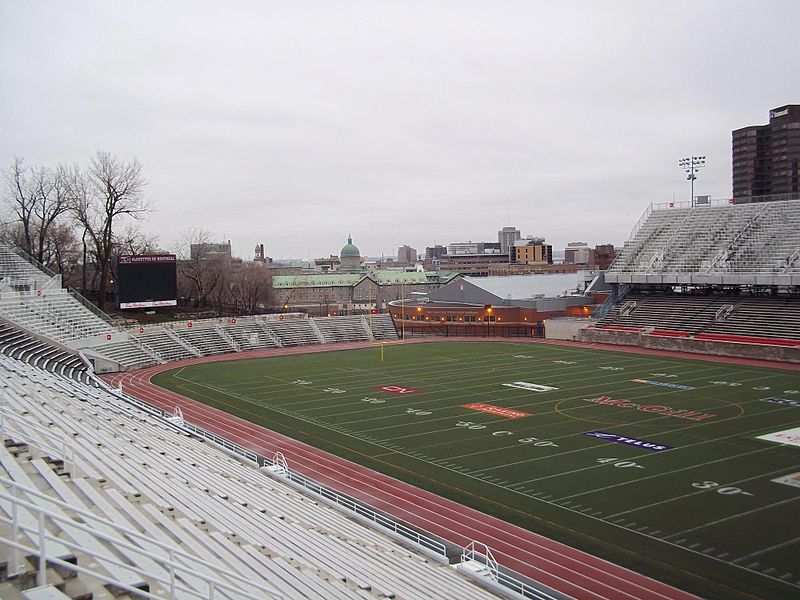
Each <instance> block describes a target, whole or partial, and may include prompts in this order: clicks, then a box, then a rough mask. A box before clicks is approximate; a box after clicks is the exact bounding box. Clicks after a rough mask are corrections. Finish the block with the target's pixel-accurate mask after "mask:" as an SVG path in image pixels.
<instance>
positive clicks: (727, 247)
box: [584, 200, 800, 360]
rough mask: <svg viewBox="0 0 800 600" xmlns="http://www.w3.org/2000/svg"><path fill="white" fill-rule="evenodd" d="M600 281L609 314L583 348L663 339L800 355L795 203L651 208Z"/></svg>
mask: <svg viewBox="0 0 800 600" xmlns="http://www.w3.org/2000/svg"><path fill="white" fill-rule="evenodd" d="M605 278H606V281H607V282H609V283H611V284H612V285H615V286H616V289H615V291H614V298H615V299H616V306H614V308H613V310H611V311H610V312H609V313H608V314H607V315H606V316H604V317H603V318H602V319H600V320H599V322H598V323H597V324H596V326H595V327H594V329H593V330H589V331H587V332H585V335H584V339H586V340H589V341H611V342H621V343H632V344H641V345H649V344H651V343H652V339H651V338H652V336H659V337H672V338H676V340H680V341H675V342H674V344H675V348H676V349H683V350H693V351H703V352H714V353H720V354H730V353H735V354H739V355H741V354H742V352H745V351H744V350H743V349H742V345H758V346H761V347H763V346H776V347H784V348H797V347H800V318H798V314H800V310H798V309H800V200H783V201H778V202H763V203H756V204H741V205H738V204H737V205H729V204H727V203H718V204H716V205H700V206H675V203H670V204H664V205H656V206H651V207H650V209H648V211H647V212H646V213H645V214H644V215H643V216H642V218H641V219H640V221H639V223H638V224H637V226H636V227H635V228H634V231H633V233H632V235H631V240H630V241H629V242H627V243H626V244H625V247H624V249H623V250H622V253H621V254H620V255H619V257H618V258H617V260H616V261H615V262H614V264H613V265H612V266H611V268H610V269H609V271H608V272H607V273H606V277H605ZM634 335H635V336H636V338H634V337H633V336H634ZM645 336H647V337H645ZM698 342H703V344H702V345H701V344H698ZM713 343H719V344H723V345H719V344H717V345H716V346H714V345H713ZM724 344H727V345H724ZM730 344H737V347H736V348H733V347H732V346H730ZM773 357H774V358H781V359H784V360H800V357H798V356H797V353H796V351H794V352H793V351H786V350H784V351H782V352H781V353H779V354H778V355H775V356H773Z"/></svg>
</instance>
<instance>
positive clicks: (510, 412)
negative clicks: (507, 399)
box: [462, 402, 531, 419]
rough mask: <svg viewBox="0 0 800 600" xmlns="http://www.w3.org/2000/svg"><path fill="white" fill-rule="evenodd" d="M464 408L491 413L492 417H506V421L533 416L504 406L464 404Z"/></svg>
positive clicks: (479, 403)
mask: <svg viewBox="0 0 800 600" xmlns="http://www.w3.org/2000/svg"><path fill="white" fill-rule="evenodd" d="M462 408H469V409H470V410H479V411H481V412H485V413H489V414H490V415H497V416H498V417H505V418H506V419H520V418H522V417H530V416H531V413H526V412H522V411H519V410H514V409H513V408H503V407H502V406H494V405H493V404H484V403H482V402H474V403H472V404H464V405H463V406H462Z"/></svg>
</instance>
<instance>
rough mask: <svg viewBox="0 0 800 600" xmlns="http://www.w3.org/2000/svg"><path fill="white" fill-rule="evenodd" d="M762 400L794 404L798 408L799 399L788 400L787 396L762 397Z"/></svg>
mask: <svg viewBox="0 0 800 600" xmlns="http://www.w3.org/2000/svg"><path fill="white" fill-rule="evenodd" d="M761 401H762V402H772V403H773V404H782V405H784V406H794V407H796V408H800V400H790V399H789V398H777V397H772V398H762V399H761Z"/></svg>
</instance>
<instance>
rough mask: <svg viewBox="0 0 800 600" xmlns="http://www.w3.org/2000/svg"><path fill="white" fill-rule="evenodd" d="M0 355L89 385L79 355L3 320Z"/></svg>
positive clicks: (0, 325) (0, 331) (0, 323)
mask: <svg viewBox="0 0 800 600" xmlns="http://www.w3.org/2000/svg"><path fill="white" fill-rule="evenodd" d="M0 352H2V353H3V354H6V355H8V356H11V357H12V358H16V359H18V360H21V361H24V362H26V363H29V364H31V365H33V366H35V367H38V368H40V369H45V370H47V371H51V372H53V373H60V374H61V375H64V376H66V377H71V378H74V379H77V380H78V381H83V382H84V383H88V382H89V374H88V372H87V369H86V365H85V364H84V362H83V360H82V359H81V357H80V356H79V355H78V353H77V352H75V351H73V350H70V349H68V348H66V347H63V346H61V347H59V346H56V345H55V344H54V343H50V342H46V341H44V340H41V339H36V338H34V337H33V336H31V335H30V334H28V333H27V332H25V331H23V330H21V329H19V328H17V327H15V326H14V325H12V324H11V323H9V322H7V321H4V320H2V319H0Z"/></svg>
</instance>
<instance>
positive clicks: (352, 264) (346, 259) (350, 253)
mask: <svg viewBox="0 0 800 600" xmlns="http://www.w3.org/2000/svg"><path fill="white" fill-rule="evenodd" d="M339 258H340V260H341V264H340V265H339V270H340V271H342V272H343V273H358V272H359V271H361V252H360V251H359V249H358V248H357V247H356V246H355V245H354V244H353V237H352V236H350V235H348V236H347V243H346V244H345V245H344V246H343V247H342V249H341V251H340V252H339Z"/></svg>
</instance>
